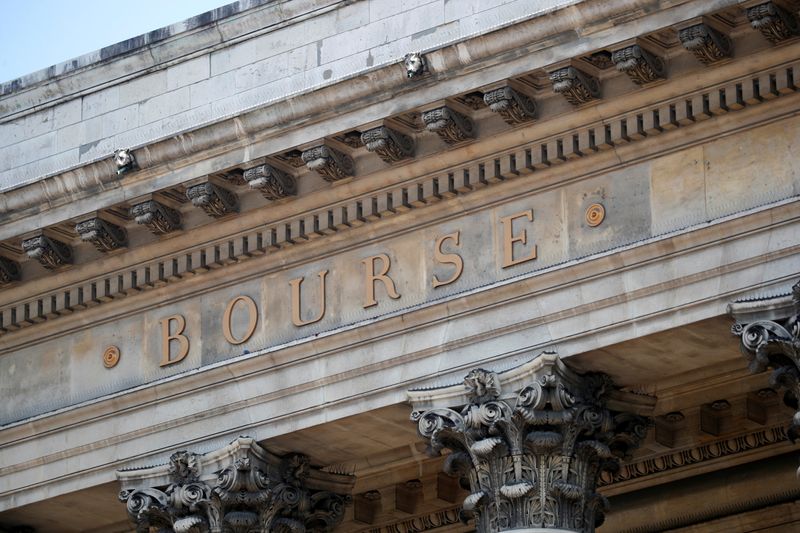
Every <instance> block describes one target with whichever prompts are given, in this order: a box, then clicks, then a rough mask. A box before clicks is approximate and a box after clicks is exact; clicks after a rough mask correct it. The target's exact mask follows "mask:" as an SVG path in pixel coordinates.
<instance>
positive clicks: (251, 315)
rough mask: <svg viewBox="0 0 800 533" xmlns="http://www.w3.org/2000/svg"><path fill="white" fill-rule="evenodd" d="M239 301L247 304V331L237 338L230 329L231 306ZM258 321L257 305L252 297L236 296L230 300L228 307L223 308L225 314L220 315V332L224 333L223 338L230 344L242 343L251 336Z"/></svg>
mask: <svg viewBox="0 0 800 533" xmlns="http://www.w3.org/2000/svg"><path fill="white" fill-rule="evenodd" d="M239 302H244V304H245V305H246V306H247V315H248V322H247V332H246V333H245V334H244V337H242V338H241V339H237V338H236V337H234V336H233V332H232V331H231V315H232V314H233V308H234V307H236V304H237V303H239ZM257 323H258V307H256V303H255V302H254V301H253V299H252V298H250V297H249V296H237V297H236V298H234V299H233V300H231V301H230V303H229V304H228V307H226V308H225V314H224V315H223V317H222V334H223V335H225V340H226V341H228V342H229V343H231V344H242V343H243V342H245V341H246V340H247V339H249V338H250V337H252V336H253V333H255V331H256V324H257Z"/></svg>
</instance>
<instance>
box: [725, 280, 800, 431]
mask: <svg viewBox="0 0 800 533" xmlns="http://www.w3.org/2000/svg"><path fill="white" fill-rule="evenodd" d="M731 332H732V333H733V334H734V335H736V336H737V337H739V341H740V342H739V347H740V349H741V352H742V354H743V355H744V356H745V358H746V359H747V360H748V363H749V365H748V366H749V368H750V371H751V372H752V373H754V374H755V373H759V372H764V371H765V370H767V369H772V374H771V375H770V378H769V384H770V386H771V387H773V388H776V389H777V388H780V389H783V390H784V391H785V393H784V398H783V400H784V403H785V404H786V405H787V406H789V407H791V408H793V409H795V410H796V412H795V414H794V416H793V417H792V420H791V423H790V424H789V429H788V430H787V432H786V434H787V436H788V437H789V440H791V441H792V442H795V441H796V440H798V439H800V410H798V403H799V402H800V282H798V283H796V284H795V285H794V286H793V287H792V305H791V311H789V313H788V316H783V317H781V318H773V319H765V320H754V321H752V322H745V323H742V322H737V323H735V324H734V325H733V326H732V327H731Z"/></svg>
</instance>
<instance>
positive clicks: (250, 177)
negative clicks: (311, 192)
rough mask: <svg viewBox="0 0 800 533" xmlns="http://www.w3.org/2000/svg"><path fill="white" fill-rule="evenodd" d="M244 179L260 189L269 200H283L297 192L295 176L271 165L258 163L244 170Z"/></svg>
mask: <svg viewBox="0 0 800 533" xmlns="http://www.w3.org/2000/svg"><path fill="white" fill-rule="evenodd" d="M244 179H245V181H246V182H247V183H248V184H249V185H250V188H251V189H258V190H259V191H261V194H262V196H264V198H266V199H267V200H273V201H274V200H281V199H283V198H288V197H290V196H294V195H296V194H297V181H296V180H295V179H294V176H290V175H289V174H286V173H285V172H282V171H280V170H278V169H277V168H275V167H272V166H270V165H258V166H257V167H253V168H248V169H247V170H245V171H244Z"/></svg>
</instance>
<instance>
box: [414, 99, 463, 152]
mask: <svg viewBox="0 0 800 533" xmlns="http://www.w3.org/2000/svg"><path fill="white" fill-rule="evenodd" d="M422 121H423V122H424V123H425V129H427V130H428V131H430V132H433V133H435V134H437V135H438V136H439V137H441V138H442V140H443V141H444V142H446V143H447V144H456V143H460V142H462V141H466V140H468V139H471V138H472V137H474V136H475V124H473V122H472V119H471V118H469V117H467V116H465V115H462V114H461V113H459V112H458V111H454V110H452V109H450V108H449V107H447V106H445V107H439V108H437V109H431V110H430V111H425V112H423V113H422Z"/></svg>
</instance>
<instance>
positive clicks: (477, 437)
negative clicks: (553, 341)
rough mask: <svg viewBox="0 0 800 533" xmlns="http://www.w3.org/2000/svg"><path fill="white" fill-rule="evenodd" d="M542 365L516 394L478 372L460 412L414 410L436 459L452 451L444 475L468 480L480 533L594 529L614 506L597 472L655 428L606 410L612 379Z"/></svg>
mask: <svg viewBox="0 0 800 533" xmlns="http://www.w3.org/2000/svg"><path fill="white" fill-rule="evenodd" d="M535 362H536V365H537V366H536V367H535V368H534V369H533V370H532V372H531V373H530V374H529V375H528V376H527V378H526V384H525V385H524V386H523V387H522V389H521V390H519V391H518V392H517V393H516V394H511V395H509V394H508V393H507V391H506V393H504V391H503V390H502V387H501V385H502V384H501V383H500V375H499V374H496V373H494V372H490V371H487V370H483V369H477V370H473V371H471V372H470V373H469V374H468V375H467V376H466V378H465V379H464V387H465V391H466V396H467V399H468V403H467V404H466V405H465V406H464V407H463V408H461V409H459V410H454V409H446V408H433V409H429V410H426V411H415V412H414V413H413V414H412V420H414V421H416V422H417V423H418V431H419V434H420V435H421V436H422V437H424V438H425V439H427V440H428V442H429V444H430V450H431V451H432V452H433V453H438V452H439V451H440V450H442V449H443V448H448V449H450V450H451V451H452V453H451V454H450V455H449V456H448V457H447V458H446V460H445V466H444V468H445V471H446V472H448V473H450V474H451V475H457V476H459V477H461V478H462V479H464V480H465V481H466V482H468V486H469V487H470V495H469V496H467V497H466V499H465V500H464V504H463V511H462V514H463V516H464V518H472V517H474V518H475V524H476V528H477V530H478V531H482V532H486V533H495V532H501V531H511V530H527V529H529V528H560V529H564V530H569V531H587V532H591V531H594V528H595V527H596V526H598V525H600V524H601V523H602V522H603V518H604V512H605V510H606V508H607V505H608V504H607V501H606V500H605V498H604V497H603V496H602V495H600V494H599V493H597V492H596V487H597V484H598V481H599V478H600V474H601V473H602V472H605V471H613V470H615V469H617V468H618V467H619V460H620V459H621V458H626V457H629V456H630V452H631V451H632V450H633V449H634V448H636V447H637V446H638V445H639V444H640V442H641V440H642V439H643V438H644V436H645V434H646V432H647V427H648V421H647V419H645V418H644V417H641V416H638V415H635V414H630V413H621V412H615V411H612V410H611V409H609V408H608V407H607V405H606V402H607V400H608V395H609V394H610V393H611V392H612V390H613V385H612V383H611V380H610V378H608V376H606V375H603V374H585V375H580V374H577V373H575V372H572V371H571V370H569V369H568V368H567V367H566V366H564V364H563V363H562V362H561V360H560V359H559V358H558V356H556V355H555V354H542V355H540V356H539V357H538V358H537V359H536V360H535Z"/></svg>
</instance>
